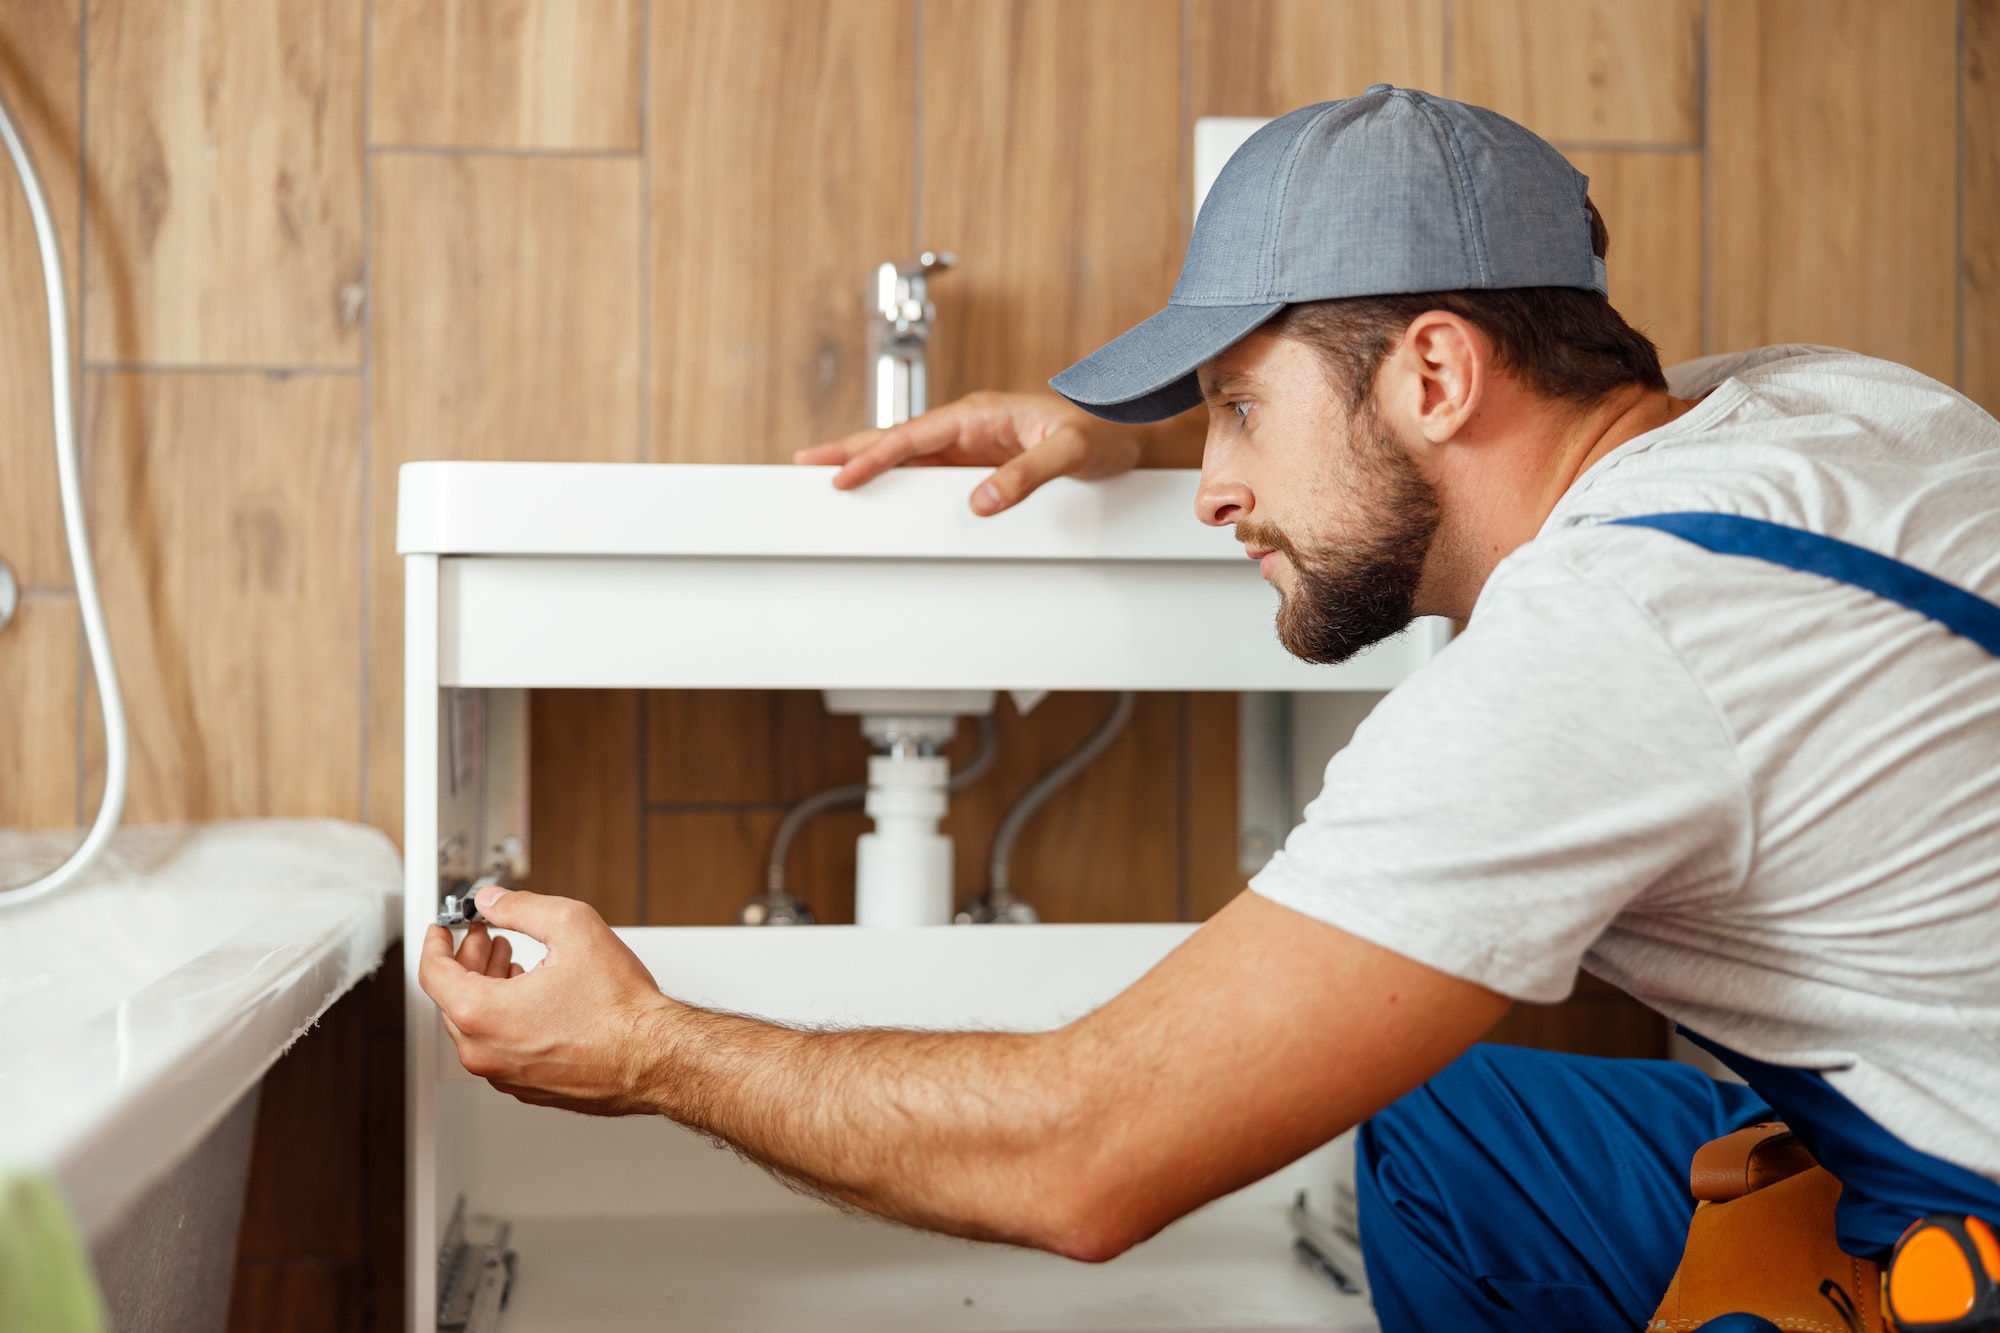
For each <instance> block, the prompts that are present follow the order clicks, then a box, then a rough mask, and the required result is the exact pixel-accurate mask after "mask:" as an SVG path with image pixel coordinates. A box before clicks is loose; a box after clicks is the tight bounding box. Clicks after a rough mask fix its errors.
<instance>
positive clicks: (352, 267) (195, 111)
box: [85, 0, 365, 366]
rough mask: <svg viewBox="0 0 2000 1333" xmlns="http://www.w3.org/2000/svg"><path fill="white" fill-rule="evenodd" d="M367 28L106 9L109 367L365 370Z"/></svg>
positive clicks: (325, 17)
mask: <svg viewBox="0 0 2000 1333" xmlns="http://www.w3.org/2000/svg"><path fill="white" fill-rule="evenodd" d="M362 15H363V6H361V5H357V4H329V3H324V0H269V2H268V3H259V4H241V3H232V2H231V0H189V3H185V4H157V3H147V2H146V0H91V6H90V55H89V60H90V81H89V101H90V106H89V125H90V153H89V160H90V175H91V185H92V188H91V199H90V209H91V216H90V229H89V231H90V261H89V265H88V274H87V290H86V299H85V307H86V310H87V312H88V313H87V318H88V321H89V325H88V329H87V331H86V337H85V355H86V356H87V357H89V358H90V359H91V360H92V361H96V362H117V363H123V364H129V363H135V362H147V363H169V364H183V365H195V364H202V365H217V364H221V365H256V366H273V365H281V366H296V365H354V364H356V363H357V362H358V361H359V360H360V358H361V330H360V323H361V314H362V306H363V304H364V295H365V293H364V291H363V289H362V280H363V275H362V254H361V70H362V50H361V28H362Z"/></svg>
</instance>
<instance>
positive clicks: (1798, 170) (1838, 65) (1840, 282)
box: [1708, 0, 1957, 380]
mask: <svg viewBox="0 0 2000 1333" xmlns="http://www.w3.org/2000/svg"><path fill="white" fill-rule="evenodd" d="M1710 23H1711V27H1710V32H1709V43H1708V47H1709V79H1710V84H1709V88H1710V91H1709V96H1710V98H1711V105H1710V108H1709V127H1710V136H1711V138H1710V144H1709V151H1710V154H1711V181H1712V188H1713V190H1714V197H1713V199H1712V200H1711V201H1710V207H1711V210H1712V214H1713V219H1714V224H1713V226H1714V230H1713V237H1714V241H1713V244H1714V252H1713V254H1712V255H1711V256H1710V263H1711V264H1712V266H1713V271H1714V279H1713V284H1712V287H1713V292H1714V302H1715V308H1714V316H1713V328H1714V337H1715V345H1714V348H1713V350H1715V351H1733V350H1737V349H1741V348H1746V347H1755V346H1758V345H1760V344H1763V343H1775V342H1817V343H1831V344H1833V345H1835V346H1839V347H1847V348H1852V349H1853V350H1855V351H1859V352H1866V353H1868V354H1869V355H1871V356H1881V357H1887V358H1889V359H1890V360H1894V361H1900V362H1903V363H1904V364H1906V365H1910V366H1914V367H1916V368H1917V369H1918V370H1921V371H1923V372H1924V373H1925V374H1927V375H1934V376H1937V377H1938V378H1940V379H1946V380H1949V379H1951V378H1953V374H1954V362H1955V359H1956V357H1955V353H1956V347H1955V346H1954V336H1953V335H1954V329H1953V324H1954V320H1953V318H1952V312H1953V309H1954V303H1955V277H1956V272H1955V270H1956V264H1955V259H1954V254H1955V232H1956V226H1957V222H1956V219H1955V217H1954V216H1953V210H1952V209H1951V208H1950V206H1949V205H1947V204H1946V203H1945V201H1946V200H1949V199H1951V198H1952V197H1953V191H1954V181H1955V169H1956V163H1955V156H1956V153H1955V144H1956V141H1957V108H1956V105H1955V100H1956V99H1955V97H1954V89H1955V87H1956V81H1957V67H1956V56H1955V35H1956V33H1955V26H1956V9H1955V6H1954V5H1953V4H1952V3H1951V0H1902V2H1901V3H1897V4H1880V3H1875V2H1874V0H1715V3H1714V5H1713V8H1712V10H1711V19H1710Z"/></svg>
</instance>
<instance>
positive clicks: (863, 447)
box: [792, 391, 1140, 514]
mask: <svg viewBox="0 0 2000 1333" xmlns="http://www.w3.org/2000/svg"><path fill="white" fill-rule="evenodd" d="M1139 449H1140V435H1139V432H1137V431H1136V430H1134V429H1132V428H1131V427H1129V426H1118V425H1114V424H1113V423H1111V422H1109V421H1104V420H1101V419H1099V418H1097V417H1094V416H1091V415H1090V414H1089V413H1088V412H1085V411H1084V410H1083V409H1082V408H1079V407H1075V406H1072V405H1071V404H1070V403H1069V402H1067V401H1066V400H1064V399H1062V398H1060V397H1058V396H1057V395H1055V394H1052V393H994V392H991V391H982V392H979V393H969V394H967V395H966V396H965V397H963V398H961V399H959V400H958V401H957V402H954V403H947V404H946V405H945V406H943V407H940V408H937V409H936V410H934V411H931V412H926V413H924V415H922V416H920V417H917V418H914V419H913V420H910V421H906V422H904V423H903V424H902V425H900V426H890V427H888V428H887V429H886V430H864V431H857V432H856V433H854V434H853V435H849V436H847V437H846V438H844V439H839V440H834V441H831V442H830V443H827V444H820V445H815V446H813V447H812V448H810V449H801V450H799V451H798V453H796V454H794V455H793V456H792V461H793V462H794V463H808V464H810V463H819V464H826V463H837V464H839V465H840V471H839V472H838V473H836V474H835V475H834V478H833V484H834V486H835V487H836V488H838V489H840V490H843V491H845V490H852V489H853V488H854V487H856V486H859V485H861V484H862V483H863V482H866V481H868V480H870V479H872V478H874V477H878V476H880V475H881V474H882V473H884V472H887V471H888V470H889V469H890V468H892V467H899V466H903V465H921V464H933V465H943V466H953V467H979V466H990V467H992V468H993V469H994V471H993V472H992V473H991V474H990V475H989V476H988V477H987V478H986V479H985V480H984V481H982V482H980V483H979V485H978V486H977V487H975V488H974V489H973V492H972V512H973V513H975V514H997V513H999V512H1000V511H1001V510H1003V509H1008V508H1011V507H1012V506H1014V505H1016V504H1019V503H1020V502H1021V500H1022V499H1024V498H1025V497H1026V496H1027V495H1028V494H1029V493H1030V492H1031V491H1033V490H1034V489H1035V488H1036V487H1038V486H1040V485H1041V484H1042V483H1044V482H1046V481H1050V480H1052V479H1054V478H1056V477H1081V478H1083V479H1085V480H1096V479H1097V478H1100V477H1112V476H1116V475H1117V474H1118V473H1120V472H1125V471H1128V470H1129V469H1130V468H1131V467H1132V466H1133V465H1134V464H1136V463H1137V462H1138V461H1139Z"/></svg>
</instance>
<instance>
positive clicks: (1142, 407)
mask: <svg viewBox="0 0 2000 1333" xmlns="http://www.w3.org/2000/svg"><path fill="white" fill-rule="evenodd" d="M1284 308H1285V303H1284V302H1283V301H1279V302H1276V303H1274V304H1270V305H1170V306H1168V307H1167V308H1166V309H1165V310H1162V311H1160V312H1159V313H1158V314H1157V315H1154V316H1152V317H1151V318H1149V319H1147V320H1145V321H1144V322H1142V323H1140V324H1137V325H1134V326H1133V327H1132V328H1130V329H1127V330H1126V331H1125V332H1124V333H1122V334H1120V335H1119V336H1118V337H1116V338H1114V339H1112V340H1111V341H1110V342H1108V343H1106V344H1104V346H1102V347H1100V348H1098V349H1097V350H1096V351H1094V352H1092V353H1091V354H1090V355H1089V356H1087V357H1085V358H1083V360H1081V361H1079V362H1077V363H1076V364H1075V365H1073V366H1071V367H1070V368H1069V369H1068V370H1065V371H1064V372H1063V373H1062V374H1060V375H1058V376H1056V377H1055V378H1054V379H1052V380H1050V381H1049V387H1050V388H1052V389H1054V390H1055V391H1056V392H1057V393H1059V394H1061V395H1062V396H1063V397H1065V398H1067V399H1069V400H1070V401H1071V402H1072V403H1075V404H1076V405H1077V406H1078V407H1080V408H1082V409H1083V410H1084V411H1086V412H1090V413H1093V414H1095V415H1097V416H1100V417H1103V418H1104V419H1105V420H1106V421H1121V422H1127V423H1137V422H1142V421H1164V420H1165V419H1166V418H1168V417H1171V416H1178V415H1180V414H1181V413H1182V412H1185V411H1187V410H1188V409H1189V408H1191V407H1195V406H1197V405H1199V404H1200V402H1201V386H1200V385H1199V384H1197V383H1196V382H1195V375H1194V372H1195V370H1196V368H1197V367H1199V366H1200V365H1201V364H1202V362H1204V361H1208V360H1211V359H1212V358H1214V357H1217V356H1220V355H1221V354H1222V353H1223V352H1225V351H1227V350H1229V349H1230V348H1231V347H1233V346H1235V345H1236V344H1237V343H1238V342H1241V341H1242V340H1243V338H1244V336H1245V335H1247V334H1249V333H1250V332H1252V331H1253V330H1255V329H1256V328H1257V326H1258V325H1260V324H1262V323H1263V322H1264V321H1265V320H1267V319H1269V318H1270V317H1271V316H1273V315H1275V314H1277V313H1278V312H1279V311H1280V310H1283V309H1284Z"/></svg>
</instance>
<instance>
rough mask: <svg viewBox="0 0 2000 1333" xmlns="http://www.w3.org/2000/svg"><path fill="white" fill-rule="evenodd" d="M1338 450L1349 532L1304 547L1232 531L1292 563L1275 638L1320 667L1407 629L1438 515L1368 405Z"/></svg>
mask: <svg viewBox="0 0 2000 1333" xmlns="http://www.w3.org/2000/svg"><path fill="white" fill-rule="evenodd" d="M1346 451H1347V456H1348V460H1349V463H1350V467H1349V468H1348V469H1346V470H1347V471H1349V472H1350V474H1351V476H1350V478H1348V479H1345V480H1344V483H1343V484H1344V485H1346V486H1347V487H1348V489H1349V491H1350V493H1351V494H1352V495H1353V497H1354V499H1355V501H1356V503H1355V505H1354V509H1355V510H1356V511H1357V512H1358V513H1360V514H1361V515H1363V516H1364V517H1363V520H1362V525H1361V530H1360V531H1358V532H1357V533H1356V534H1355V535H1353V536H1351V537H1348V538H1346V539H1345V540H1343V541H1340V542H1327V543H1323V544H1312V545H1308V544H1304V543H1301V542H1295V541H1293V540H1292V539H1291V538H1289V537H1287V536H1286V535H1285V534H1284V533H1283V532H1281V531H1279V530H1278V529H1277V528H1276V527H1274V526H1272V525H1270V524H1265V523H1257V522H1254V521H1250V522H1243V523H1239V524H1237V525H1236V536H1237V539H1238V540H1239V541H1241V542H1243V543H1244V544H1245V545H1246V546H1257V547H1268V548H1270V549H1272V550H1276V551H1281V552H1283V553H1284V555H1285V557H1286V559H1288V560H1289V561H1290V562H1291V565H1292V573H1293V582H1294V586H1293V588H1292V591H1290V592H1288V593H1284V594H1282V597H1283V601H1282V603H1281V604H1280V606H1279V607H1278V642H1280V643H1282V644H1283V645H1284V646H1285V651H1287V652H1289V653H1290V654H1291V655H1292V656H1294V657H1297V658H1302V659H1303V660H1305V661H1308V662H1316V663H1319V664H1321V665H1323V666H1333V665H1335V664H1337V663H1340V662H1345V661H1347V660H1348V659H1349V658H1351V657H1353V656H1354V655H1355V654H1356V653H1359V652H1361V651H1362V650H1364V649H1367V648H1372V647H1374V646H1375V645H1376V644H1378V643H1380V642H1382V640H1384V639H1386V638H1389V637H1390V636H1392V635H1395V634H1399V633H1401V632H1402V631H1403V630H1405V629H1407V628H1408V627H1409V624H1410V622H1411V621H1412V620H1414V619H1415V618H1416V610H1415V607H1416V600H1417V585H1418V583H1419V582H1420V581H1421V580H1422V578H1423V572H1424V561H1425V560H1426V558H1427V557H1428V556H1429V555H1430V551H1431V543H1432V542H1433V541H1434V540H1435V539H1436V537H1437V530H1438V523H1439V520H1440V518H1441V511H1440V510H1439V507H1438V500H1437V492H1436V491H1435V490H1434V489H1433V488H1432V486H1431V484H1430V483H1429V482H1428V481H1426V480H1424V478H1423V475H1422V474H1421V473H1419V472H1418V471H1417V467H1416V464H1415V463H1413V462H1411V461H1410V455H1409V453H1408V451H1407V450H1405V449H1404V448H1403V446H1402V445H1401V443H1399V442H1398V441H1397V440H1396V439H1395V437H1394V436H1392V435H1390V434H1389V432H1388V431H1387V430H1385V429H1384V428H1383V426H1382V425H1381V422H1380V421H1379V420H1378V419H1377V418H1376V416H1375V413H1374V411H1373V409H1372V408H1369V409H1366V410H1364V411H1363V412H1362V413H1360V414H1357V415H1356V416H1355V417H1354V419H1353V421H1352V423H1351V424H1350V426H1349V428H1348V434H1347V445H1346Z"/></svg>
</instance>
